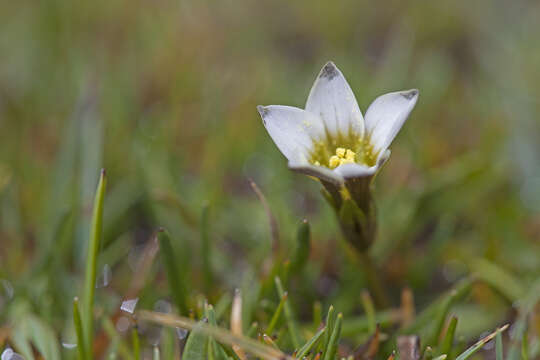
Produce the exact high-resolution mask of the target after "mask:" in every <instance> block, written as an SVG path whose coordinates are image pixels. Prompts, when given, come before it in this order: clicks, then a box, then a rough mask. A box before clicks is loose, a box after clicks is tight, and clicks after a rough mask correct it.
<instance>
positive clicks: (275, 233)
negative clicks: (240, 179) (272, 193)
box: [248, 179, 279, 255]
mask: <svg viewBox="0 0 540 360" xmlns="http://www.w3.org/2000/svg"><path fill="white" fill-rule="evenodd" d="M248 180H249V185H250V186H251V188H252V189H253V191H254V192H255V194H256V195H257V197H258V198H259V201H260V202H261V204H262V206H263V207H264V211H266V215H267V216H268V221H269V222H270V235H271V236H272V252H273V253H274V255H276V254H277V253H278V250H279V230H278V224H277V220H276V217H275V216H274V214H273V213H272V210H270V206H269V205H268V201H266V197H265V196H264V194H263V193H262V191H261V189H259V187H258V186H257V184H255V182H254V181H253V180H252V179H248Z"/></svg>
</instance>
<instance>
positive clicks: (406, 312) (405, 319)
mask: <svg viewBox="0 0 540 360" xmlns="http://www.w3.org/2000/svg"><path fill="white" fill-rule="evenodd" d="M400 310H401V323H402V326H403V327H406V326H409V325H410V324H412V322H413V320H414V315H415V310H414V295H413V292H412V290H411V289H410V288H408V287H406V288H404V289H403V290H402V291H401V308H400Z"/></svg>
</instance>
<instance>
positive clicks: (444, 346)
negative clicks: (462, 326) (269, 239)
mask: <svg viewBox="0 0 540 360" xmlns="http://www.w3.org/2000/svg"><path fill="white" fill-rule="evenodd" d="M457 322H458V319H457V317H455V316H452V318H451V319H450V323H449V324H448V327H447V329H446V334H445V335H444V338H443V340H442V342H441V346H440V347H439V348H438V351H437V353H438V355H442V354H446V355H448V359H449V360H450V359H451V357H450V350H451V349H452V344H453V343H454V334H455V333H456V327H457Z"/></svg>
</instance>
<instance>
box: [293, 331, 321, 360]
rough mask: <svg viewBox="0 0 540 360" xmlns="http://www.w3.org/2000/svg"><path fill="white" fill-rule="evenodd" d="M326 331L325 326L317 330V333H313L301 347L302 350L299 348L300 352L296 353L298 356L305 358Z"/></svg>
mask: <svg viewBox="0 0 540 360" xmlns="http://www.w3.org/2000/svg"><path fill="white" fill-rule="evenodd" d="M325 333H326V327H323V328H322V329H321V330H319V331H317V333H316V334H315V335H313V337H312V338H311V339H309V340H308V342H307V343H305V344H304V346H302V347H301V348H300V350H298V352H297V353H296V358H298V359H303V358H304V356H306V355H307V353H308V352H309V351H310V350H311V349H312V348H313V346H315V344H316V343H317V341H319V340H320V338H321V337H322V336H323V335H324V334H325Z"/></svg>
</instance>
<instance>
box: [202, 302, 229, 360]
mask: <svg viewBox="0 0 540 360" xmlns="http://www.w3.org/2000/svg"><path fill="white" fill-rule="evenodd" d="M206 316H207V317H208V323H209V324H210V325H211V326H215V327H217V322H216V314H215V312H214V307H213V306H212V305H207V306H206ZM210 348H211V352H212V353H213V355H214V359H216V360H227V359H228V357H227V353H226V352H225V350H223V348H222V347H221V345H219V344H218V343H217V341H216V340H215V339H214V338H213V337H211V338H210Z"/></svg>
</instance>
